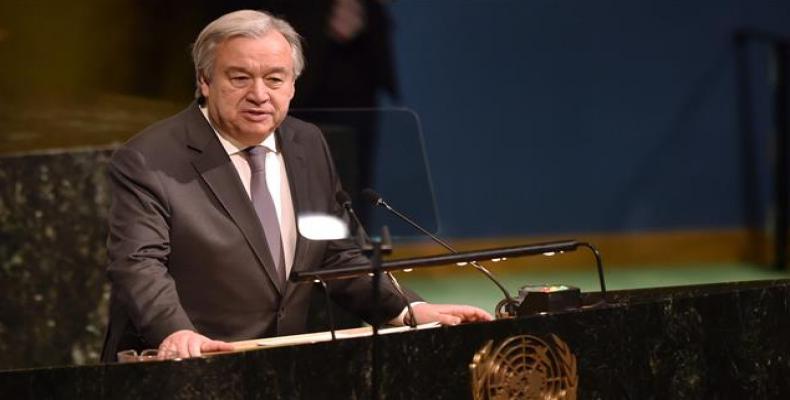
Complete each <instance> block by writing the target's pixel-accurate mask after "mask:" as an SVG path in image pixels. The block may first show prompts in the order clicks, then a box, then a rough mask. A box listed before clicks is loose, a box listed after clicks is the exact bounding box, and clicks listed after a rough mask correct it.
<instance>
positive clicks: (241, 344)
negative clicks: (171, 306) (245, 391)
mask: <svg viewBox="0 0 790 400" xmlns="http://www.w3.org/2000/svg"><path fill="white" fill-rule="evenodd" d="M438 326H441V324H439V323H438V322H431V323H427V324H420V325H417V327H415V328H412V327H410V326H408V325H406V326H394V327H390V328H383V329H379V335H387V334H391V333H398V332H408V331H410V330H422V329H430V328H436V327H438ZM372 335H373V328H371V327H369V326H364V327H360V328H351V329H340V330H337V331H335V337H336V338H337V340H342V339H351V338H357V337H365V336H372ZM331 340H332V332H330V331H325V332H314V333H305V334H301V335H291V336H276V337H269V338H262V339H252V340H242V341H238V342H231V344H233V346H234V347H235V351H243V350H250V349H257V348H265V347H279V346H292V345H296V344H308V343H318V342H328V341H331Z"/></svg>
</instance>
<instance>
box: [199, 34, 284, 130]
mask: <svg viewBox="0 0 790 400" xmlns="http://www.w3.org/2000/svg"><path fill="white" fill-rule="evenodd" d="M215 50H216V51H215V59H214V68H213V71H210V72H209V73H211V76H209V77H207V78H206V77H204V78H203V79H201V80H200V91H201V93H202V94H203V96H204V97H205V98H206V102H207V107H208V112H209V117H210V119H211V122H212V123H213V124H214V127H215V128H216V129H218V130H219V131H220V132H222V133H223V134H225V135H228V136H230V137H232V138H233V139H235V140H237V141H239V142H241V144H243V145H246V146H252V145H256V144H258V143H260V142H261V141H262V140H263V139H265V138H266V137H267V136H268V135H269V134H270V133H272V132H273V131H274V130H275V129H276V128H277V127H278V126H279V125H280V123H281V122H283V119H285V116H286V114H288V106H289V104H290V102H291V99H292V98H293V96H294V80H295V77H294V72H293V71H294V70H293V60H292V59H291V46H290V44H289V43H288V41H287V40H286V39H285V37H283V35H282V34H281V33H279V32H277V31H274V30H272V31H269V32H268V33H267V34H266V35H264V36H263V37H260V38H247V37H233V38H230V39H228V40H225V41H224V42H222V43H220V44H219V45H217V47H216V49H215Z"/></svg>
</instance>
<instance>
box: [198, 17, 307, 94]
mask: <svg viewBox="0 0 790 400" xmlns="http://www.w3.org/2000/svg"><path fill="white" fill-rule="evenodd" d="M271 30H275V31H277V32H280V34H282V35H283V36H284V37H285V40H287V41H288V44H290V45H291V59H292V60H293V65H294V70H293V73H294V79H296V78H298V77H299V75H301V74H302V70H303V69H304V64H305V61H304V54H302V37H301V36H299V34H298V33H296V30H294V28H293V27H292V26H291V24H289V23H288V22H287V21H285V20H284V19H280V18H277V17H274V16H272V15H270V14H267V13H265V12H262V11H254V10H241V11H234V12H232V13H228V14H225V15H223V16H221V17H219V18H217V19H215V20H214V21H212V22H211V23H210V24H208V25H206V27H205V28H203V30H202V31H201V32H200V34H199V35H198V37H197V40H195V43H194V44H193V45H192V62H193V63H194V64H195V79H196V83H197V89H196V90H195V97H196V98H201V97H202V94H201V93H200V78H201V77H203V78H208V77H209V76H211V72H212V69H213V68H214V58H215V53H216V51H215V50H216V47H217V45H218V44H220V43H222V42H223V41H225V40H227V39H230V38H232V37H237V36H243V37H249V38H259V37H262V36H264V35H266V34H267V33H269V31H271Z"/></svg>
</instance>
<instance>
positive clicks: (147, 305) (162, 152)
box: [102, 103, 405, 361]
mask: <svg viewBox="0 0 790 400" xmlns="http://www.w3.org/2000/svg"><path fill="white" fill-rule="evenodd" d="M276 134H277V137H278V141H279V142H278V143H279V146H280V149H281V150H282V152H283V157H284V160H285V165H286V170H287V171H288V180H289V182H290V189H291V195H292V198H293V202H294V211H295V215H297V216H298V215H300V214H302V213H308V212H322V213H330V214H334V215H338V216H339V215H342V208H341V207H339V206H338V205H337V202H336V201H335V193H336V192H337V190H339V187H340V186H339V180H338V177H337V176H336V174H335V169H334V166H333V165H332V161H331V158H330V155H329V150H328V148H327V145H326V143H325V142H324V139H323V136H322V134H321V132H320V131H319V130H318V128H316V127H315V126H314V125H312V124H308V123H305V122H303V121H300V120H297V119H294V118H291V117H288V118H286V120H285V121H284V122H283V123H282V125H281V126H280V127H279V128H278V129H277V131H276ZM109 174H110V178H111V179H110V181H111V188H112V196H113V199H112V206H111V208H110V215H109V223H110V234H109V238H108V253H109V258H110V265H109V267H108V276H109V279H110V281H111V283H112V295H111V299H110V323H109V327H108V333H107V337H106V339H105V346H104V350H103V354H102V359H103V360H104V361H112V360H114V359H115V354H116V352H117V351H119V350H125V349H129V348H136V349H142V348H155V347H157V346H158V345H159V343H160V342H161V341H162V340H163V339H164V338H165V337H167V336H168V335H169V334H171V333H173V332H175V331H177V330H180V329H194V330H196V331H197V332H199V333H201V334H203V335H206V336H208V337H210V338H215V339H220V340H228V341H234V340H244V339H251V338H257V337H263V336H271V335H286V334H295V333H302V332H303V331H304V330H305V324H306V318H307V314H308V306H309V297H310V293H311V292H312V289H311V287H310V285H309V284H293V283H287V284H284V285H283V284H281V283H279V282H278V281H277V280H276V279H274V278H275V276H276V275H275V271H274V267H273V262H272V259H271V255H270V254H269V251H268V248H267V245H266V239H265V237H264V231H263V228H262V227H261V225H260V223H259V220H258V218H257V215H256V214H255V210H254V208H253V206H252V203H251V202H250V200H249V197H248V196H247V193H246V192H245V190H244V187H243V185H242V183H241V180H240V179H239V176H238V174H237V172H236V170H235V168H234V167H233V165H232V163H231V161H230V158H229V157H228V155H227V153H226V152H225V150H224V149H223V148H222V146H221V144H220V143H219V141H218V140H217V138H216V135H215V134H214V132H213V130H212V129H211V127H210V125H209V124H208V122H207V121H206V120H205V118H204V117H203V115H202V114H201V112H200V110H199V108H198V106H197V104H196V103H193V104H192V105H190V106H189V107H188V108H187V109H185V110H184V111H182V112H181V113H179V114H177V115H175V116H173V117H171V118H168V119H166V120H164V121H161V122H159V123H157V124H155V125H153V126H151V127H149V128H147V129H145V130H144V131H143V132H141V133H139V134H138V135H136V136H135V137H133V138H132V139H131V140H129V141H128V142H127V143H126V144H125V145H123V146H122V147H121V148H120V149H118V150H117V151H116V152H115V154H114V155H113V158H112V161H111V163H110V167H109ZM367 262H368V260H367V259H366V258H365V257H364V256H363V255H362V254H361V253H360V251H359V249H358V248H357V247H356V246H355V244H354V243H353V242H352V241H350V240H337V241H311V240H307V239H305V238H302V237H301V236H300V237H299V238H298V240H297V244H296V251H295V258H294V264H293V269H292V270H293V271H298V270H305V269H315V268H331V267H337V266H341V265H351V264H364V263H367ZM382 285H383V290H382V293H383V295H382V299H383V301H382V303H381V305H382V308H381V309H382V313H381V316H382V317H383V318H387V319H390V318H393V317H395V316H396V315H397V314H398V312H400V310H402V309H403V307H405V302H404V301H403V300H402V299H401V298H399V297H398V296H397V294H396V293H395V291H394V289H392V287H391V285H389V284H388V283H383V284H382ZM330 293H331V294H332V297H333V300H334V301H336V302H337V303H339V304H340V305H341V306H343V307H344V308H347V309H349V310H351V311H353V312H354V313H356V314H358V315H359V316H361V317H362V318H363V319H366V320H368V321H371V318H372V316H373V309H372V305H373V301H372V298H371V297H372V296H371V281H370V279H369V278H360V279H352V280H342V281H335V282H331V283H330ZM371 322H372V321H371Z"/></svg>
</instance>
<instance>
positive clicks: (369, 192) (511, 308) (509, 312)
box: [362, 188, 519, 318]
mask: <svg viewBox="0 0 790 400" xmlns="http://www.w3.org/2000/svg"><path fill="white" fill-rule="evenodd" d="M362 196H363V197H365V199H367V200H368V201H369V202H370V203H371V204H373V205H374V206H379V207H384V208H385V209H387V211H389V212H391V213H392V214H394V215H395V216H397V217H398V218H400V219H401V220H403V221H405V222H406V223H408V224H409V225H411V226H412V227H414V228H415V229H417V230H418V231H420V232H422V233H423V234H424V235H426V236H428V237H429V238H431V240H433V241H434V242H436V243H439V244H440V245H441V246H442V247H444V248H445V249H447V250H449V251H450V252H451V253H453V254H457V253H458V250H456V249H454V248H453V247H452V246H450V245H449V244H448V243H447V242H445V241H444V240H442V239H440V238H439V237H437V236H436V235H434V234H432V233H431V232H428V231H427V230H426V229H425V228H423V227H422V226H420V225H419V224H417V223H416V222H414V221H412V220H411V218H409V217H407V216H406V215H404V214H402V213H401V212H399V211H398V210H396V209H394V208H392V207H391V206H390V205H389V204H387V202H386V201H384V198H382V197H381V195H379V194H378V193H376V191H375V190H373V189H370V188H367V189H364V190H362ZM469 264H470V265H471V266H473V267H474V268H475V269H476V270H478V271H480V272H481V273H482V274H483V275H485V276H486V277H487V278H488V279H489V280H491V282H494V284H495V285H496V286H497V287H498V288H499V290H501V291H502V294H504V295H505V298H504V299H503V300H502V301H500V302H499V304H497V306H496V316H497V318H502V317H509V316H514V315H516V307H518V305H519V302H518V300H516V299H514V298H513V296H511V295H510V293H509V292H508V291H507V289H505V287H504V286H503V285H502V284H501V283H500V282H499V281H498V280H497V279H496V278H494V275H493V274H492V273H491V271H489V270H488V269H487V268H486V267H484V266H482V265H480V264H479V263H478V262H477V261H471V262H469ZM502 306H504V307H505V312H504V313H502V312H501V311H500V309H501V308H502Z"/></svg>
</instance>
